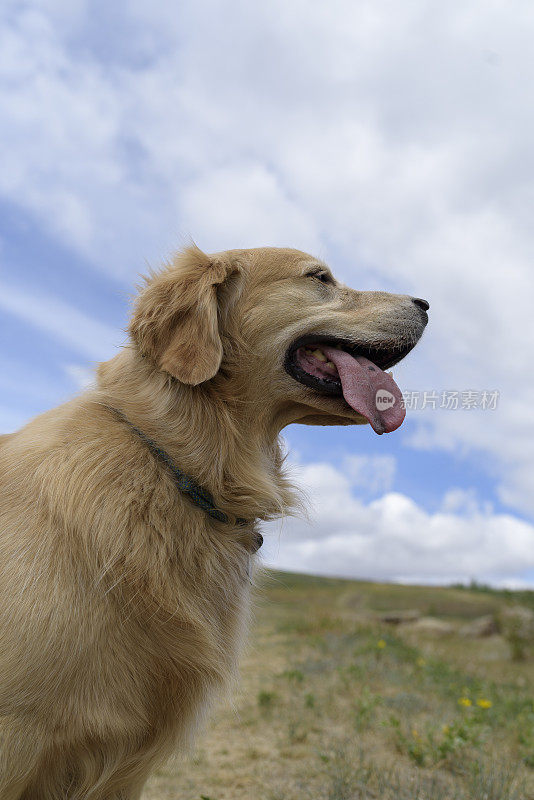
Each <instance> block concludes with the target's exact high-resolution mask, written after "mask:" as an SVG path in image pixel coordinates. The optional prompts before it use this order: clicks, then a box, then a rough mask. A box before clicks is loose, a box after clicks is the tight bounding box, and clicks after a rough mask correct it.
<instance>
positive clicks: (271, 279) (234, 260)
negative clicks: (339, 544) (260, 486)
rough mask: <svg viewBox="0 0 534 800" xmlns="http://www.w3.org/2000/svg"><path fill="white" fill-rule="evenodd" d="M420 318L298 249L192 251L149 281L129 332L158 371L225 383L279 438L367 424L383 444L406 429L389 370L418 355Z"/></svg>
mask: <svg viewBox="0 0 534 800" xmlns="http://www.w3.org/2000/svg"><path fill="white" fill-rule="evenodd" d="M427 309H428V303H426V301H424V300H421V299H419V298H413V297H409V296H406V295H394V294H389V293H387V292H361V291H357V290H354V289H350V288H348V287H347V286H345V285H344V284H342V283H340V282H339V281H337V280H336V279H335V277H334V276H333V274H332V272H331V271H330V269H329V268H328V267H327V266H326V264H324V263H323V262H321V261H319V260H318V259H316V258H313V257H312V256H310V255H307V254H306V253H302V252H300V251H298V250H290V249H282V248H260V249H255V250H231V251H227V252H224V253H218V254H215V255H212V256H208V255H206V254H204V253H202V252H201V251H200V250H199V249H198V248H196V247H190V248H187V249H186V250H185V251H184V252H182V253H181V254H179V255H178V256H177V257H176V259H175V260H174V261H173V262H172V263H171V264H170V265H169V266H168V267H167V268H166V269H164V270H163V271H162V272H160V273H157V274H155V275H152V276H151V277H150V278H149V279H147V285H146V287H145V288H144V289H143V291H142V292H141V293H140V295H139V297H138V298H137V301H136V304H135V308H134V313H133V315H132V320H131V323H130V328H129V330H130V334H131V336H132V339H133V342H134V344H135V346H136V347H137V349H138V350H139V351H140V353H141V354H142V355H144V356H146V357H148V358H150V359H151V360H152V361H153V363H154V364H155V365H157V367H158V368H159V369H161V370H164V371H165V372H167V373H169V374H170V375H171V376H173V377H174V378H175V379H177V380H178V381H180V382H181V383H185V384H190V385H195V386H197V385H198V386H200V387H202V386H203V385H206V386H210V387H212V388H213V386H220V385H221V383H225V384H231V385H233V386H234V387H235V390H236V391H239V394H240V398H241V399H242V400H243V401H247V400H248V401H251V402H252V401H255V402H254V404H253V405H254V407H255V408H258V407H261V408H263V409H265V413H267V414H270V415H271V416H274V417H277V418H278V420H279V422H280V423H281V424H280V427H282V426H283V425H284V424H288V423H289V422H303V423H307V424H319V425H328V424H334V425H343V424H344V425H348V424H361V423H364V422H366V421H369V422H370V423H371V424H372V426H373V428H374V429H375V430H376V431H377V433H383V432H385V431H390V430H394V429H395V428H396V427H398V426H399V425H400V424H401V422H402V420H403V418H404V411H403V410H402V404H401V395H400V391H399V389H398V388H397V386H396V384H395V383H394V381H393V379H392V377H391V376H390V375H388V374H387V373H386V372H385V370H387V369H389V368H390V367H392V366H393V365H394V364H396V363H398V362H399V361H400V360H401V359H402V358H404V356H405V355H406V354H407V353H409V352H410V350H411V349H412V348H413V347H414V346H415V345H416V343H417V342H418V340H419V339H420V337H421V335H422V333H423V331H424V328H425V325H426V324H427V321H428V317H427V313H426V311H427Z"/></svg>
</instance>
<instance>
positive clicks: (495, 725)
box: [143, 572, 534, 800]
mask: <svg viewBox="0 0 534 800" xmlns="http://www.w3.org/2000/svg"><path fill="white" fill-rule="evenodd" d="M520 599H521V602H522V603H524V604H525V603H532V602H534V594H532V595H528V594H523V596H522V597H521V598H520ZM509 601H510V596H509V595H507V594H506V593H499V592H491V591H486V590H484V589H481V588H479V587H474V588H473V589H472V590H465V589H459V588H451V589H443V588H427V587H409V586H406V587H405V586H391V585H381V584H372V583H363V582H355V581H340V580H330V579H321V578H311V577H307V576H297V575H292V574H288V573H273V572H267V573H266V574H265V577H264V580H263V583H262V587H260V589H259V590H258V603H257V613H256V620H255V624H254V626H253V630H252V640H251V644H250V647H249V651H248V655H247V657H246V658H245V659H244V663H243V669H242V682H241V684H240V687H239V691H238V693H237V694H236V696H235V697H234V704H233V707H232V708H228V707H226V708H224V709H221V710H220V711H219V713H218V714H217V716H216V719H215V720H214V721H213V722H212V723H211V725H210V727H209V730H208V732H207V734H206V735H205V736H204V737H203V738H202V740H201V743H200V746H199V747H198V749H197V751H196V752H195V753H194V754H193V755H192V756H191V757H189V758H186V759H182V760H181V761H180V762H176V763H174V764H172V765H169V766H167V767H166V768H165V769H163V770H160V772H158V773H157V774H156V775H155V776H154V777H153V778H152V780H151V781H150V783H149V785H148V786H147V789H146V792H145V793H144V795H143V800H171V798H172V800H176V799H177V798H180V800H201V798H204V800H241V799H243V800H244V799H245V798H247V800H250V798H258V799H259V800H297V798H298V800H302V799H303V798H304V800H308V799H309V800H312V798H313V800H360V799H361V800H364V799H367V798H369V799H371V798H379V799H380V800H527V798H534V702H533V693H532V678H533V672H534V670H533V669H532V664H533V653H532V651H529V652H528V653H527V659H526V661H523V662H518V663H514V662H513V661H512V660H511V655H510V648H509V646H508V644H507V643H506V642H505V641H504V640H503V639H502V638H501V637H500V636H491V637H489V638H487V639H472V640H469V639H464V638H461V637H460V636H458V635H457V634H456V633H452V634H450V635H448V636H443V635H434V636H432V635H429V634H428V633H427V634H423V633H421V632H418V631H417V630H412V631H411V632H410V626H409V625H407V626H404V625H400V626H399V627H391V626H385V625H384V624H381V623H380V622H379V621H378V620H377V615H378V613H379V612H382V611H386V610H391V609H400V608H405V609H408V608H409V609H414V608H417V609H420V610H421V611H422V612H423V613H424V614H425V615H431V616H436V617H439V618H441V619H446V620H448V621H449V622H451V623H452V624H453V625H454V626H456V627H457V626H459V625H460V624H461V623H464V622H465V621H466V620H469V619H471V618H474V617H477V616H481V615H484V614H488V613H489V614H498V612H499V609H500V608H501V607H502V606H503V605H504V604H505V603H507V602H509ZM490 704H491V705H490Z"/></svg>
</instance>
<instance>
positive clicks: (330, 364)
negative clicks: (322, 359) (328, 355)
mask: <svg viewBox="0 0 534 800" xmlns="http://www.w3.org/2000/svg"><path fill="white" fill-rule="evenodd" d="M325 367H331V368H332V369H335V368H336V365H335V364H334V362H333V361H327V362H326V364H325Z"/></svg>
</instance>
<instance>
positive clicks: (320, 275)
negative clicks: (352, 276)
mask: <svg viewBox="0 0 534 800" xmlns="http://www.w3.org/2000/svg"><path fill="white" fill-rule="evenodd" d="M306 277H307V278H315V279H316V280H318V281H321V283H330V284H333V283H334V279H333V278H332V276H331V275H329V274H328V272H317V271H314V272H308V273H306Z"/></svg>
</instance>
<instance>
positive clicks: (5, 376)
mask: <svg viewBox="0 0 534 800" xmlns="http://www.w3.org/2000/svg"><path fill="white" fill-rule="evenodd" d="M533 37H534V7H533V6H532V4H531V3H530V2H529V1H528V0H508V2H506V3H505V2H501V1H500V0H491V1H490V2H488V1H487V0H485V1H484V2H482V1H480V2H477V1H476V0H462V1H461V2H460V0H453V1H452V2H451V3H446V4H444V3H442V2H434V1H433V0H406V2H403V3H397V2H392V0H356V2H354V0H331V2H329V3H323V2H318V0H272V2H270V3H239V2H237V1H236V0H226V2H217V0H195V2H193V1H192V0H182V2H180V3H172V2H168V1H167V0H152V2H150V3H147V2H145V0H143V2H141V0H115V2H114V3H109V2H103V0H69V2H67V0H48V2H46V0H45V2H39V1H38V0H35V2H32V0H28V1H27V2H24V0H17V2H11V0H6V1H5V2H3V3H2V5H1V9H0V148H1V153H2V168H1V169H0V330H1V333H2V342H3V346H2V348H1V353H0V359H1V362H0V390H1V393H0V430H1V431H2V432H7V431H11V430H15V429H16V428H17V427H19V426H20V425H22V424H23V423H24V422H25V420H27V419H28V418H29V417H31V416H32V415H34V414H36V413H39V412H40V411H42V410H44V409H46V408H49V407H50V406H52V405H55V404H57V403H59V402H61V401H62V400H64V399H66V398H68V397H69V396H71V395H72V394H73V393H75V392H76V391H78V390H79V388H80V386H82V385H83V384H84V382H85V381H87V379H88V376H90V374H91V369H92V365H93V364H94V363H95V362H97V361H100V360H104V359H106V358H109V357H111V356H112V355H113V354H114V353H115V352H116V349H117V347H118V346H120V344H121V343H122V342H123V341H124V334H123V333H122V331H123V329H124V326H125V323H126V317H127V307H128V299H129V296H130V294H131V292H132V288H133V285H134V283H135V282H136V280H137V276H138V274H139V273H140V272H143V271H144V270H146V267H147V265H148V264H150V265H153V266H155V265H157V264H158V262H159V261H160V260H161V259H162V258H164V257H165V256H167V255H168V254H169V253H170V252H171V251H172V250H173V249H176V248H177V247H179V246H180V245H181V244H182V243H183V242H184V241H185V240H186V239H187V237H193V238H194V239H195V241H196V242H197V243H198V244H199V246H201V247H202V248H203V249H205V250H207V251H210V250H221V249H224V248H226V247H254V246H260V245H277V246H294V247H299V248H301V249H304V250H307V251H310V252H312V253H314V254H316V255H318V256H320V257H322V258H324V259H326V260H327V261H328V262H329V264H330V265H331V266H332V268H333V270H334V272H335V274H336V275H337V276H338V277H340V278H342V279H343V280H345V281H346V282H347V283H350V284H351V285H352V286H354V287H355V288H360V289H378V288H383V289H387V290H391V291H396V292H402V293H410V294H414V295H417V296H420V297H425V298H427V299H428V300H429V301H430V302H431V323H430V325H429V328H428V330H427V333H426V334H425V337H424V339H423V341H422V343H421V345H420V346H419V347H418V348H417V349H416V350H415V351H414V353H413V354H411V355H410V356H409V357H408V359H407V360H406V362H405V363H403V364H402V365H400V366H399V367H398V368H397V369H396V379H397V382H398V383H399V385H400V387H401V389H402V390H403V391H404V392H405V393H407V397H409V398H410V400H409V404H410V405H411V406H412V407H411V408H410V409H409V411H408V418H407V421H406V422H405V424H404V425H403V427H402V428H401V429H400V430H398V431H397V432H395V433H393V434H390V435H388V436H382V437H377V436H376V435H375V434H374V433H373V432H372V431H371V430H370V429H369V428H368V427H366V428H361V427H358V428H354V429H339V430H336V429H332V428H330V429H320V428H309V427H306V426H302V427H298V426H292V427H291V428H289V429H288V430H287V431H286V438H287V442H288V445H289V447H290V450H291V462H292V464H293V469H294V471H295V474H296V475H298V479H299V480H300V482H301V483H302V485H303V486H305V487H306V490H307V494H308V497H309V506H310V522H305V521H303V520H285V521H284V522H283V524H278V523H277V524H276V525H274V524H273V525H270V526H269V529H268V530H267V534H268V535H267V537H266V538H267V539H268V543H267V546H266V558H267V559H268V561H270V562H271V563H276V564H277V565H279V566H283V567H287V568H293V569H298V570H304V571H313V572H324V573H329V574H339V575H347V576H356V577H358V576H361V577H376V578H380V579H384V580H386V579H387V580H390V579H392V580H401V581H438V582H448V581H456V580H462V581H468V580H470V579H471V578H476V579H477V580H480V581H490V582H492V583H494V584H496V585H512V586H521V585H530V586H534V526H533V524H532V523H533V518H534V413H533V409H534V370H533V369H532V367H531V363H530V355H531V353H532V349H533V344H534V324H533V321H532V318H533V313H534V311H533V304H534V268H533V266H534V233H533V229H532V224H531V218H532V211H533V200H534V189H533V187H534V184H533V179H534V146H533V141H534V102H533V89H532V87H533V85H534V51H533V48H532V41H533ZM484 392H486V393H487V394H484ZM444 393H446V394H444ZM454 393H456V394H454ZM495 393H498V396H497V395H496V394H495ZM451 398H452V399H451ZM454 398H456V400H455V399H454ZM484 398H486V399H484ZM488 398H494V399H495V398H497V403H496V407H495V408H494V407H493V406H494V405H495V403H494V402H493V403H492V402H491V401H490V402H487V401H488ZM425 399H426V408H422V406H423V405H425ZM455 402H457V403H458V407H457V408H455V407H442V406H447V405H452V406H454V405H455ZM484 405H485V406H489V407H482V406H484ZM434 406H435V407H434ZM473 406H474V407H473Z"/></svg>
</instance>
